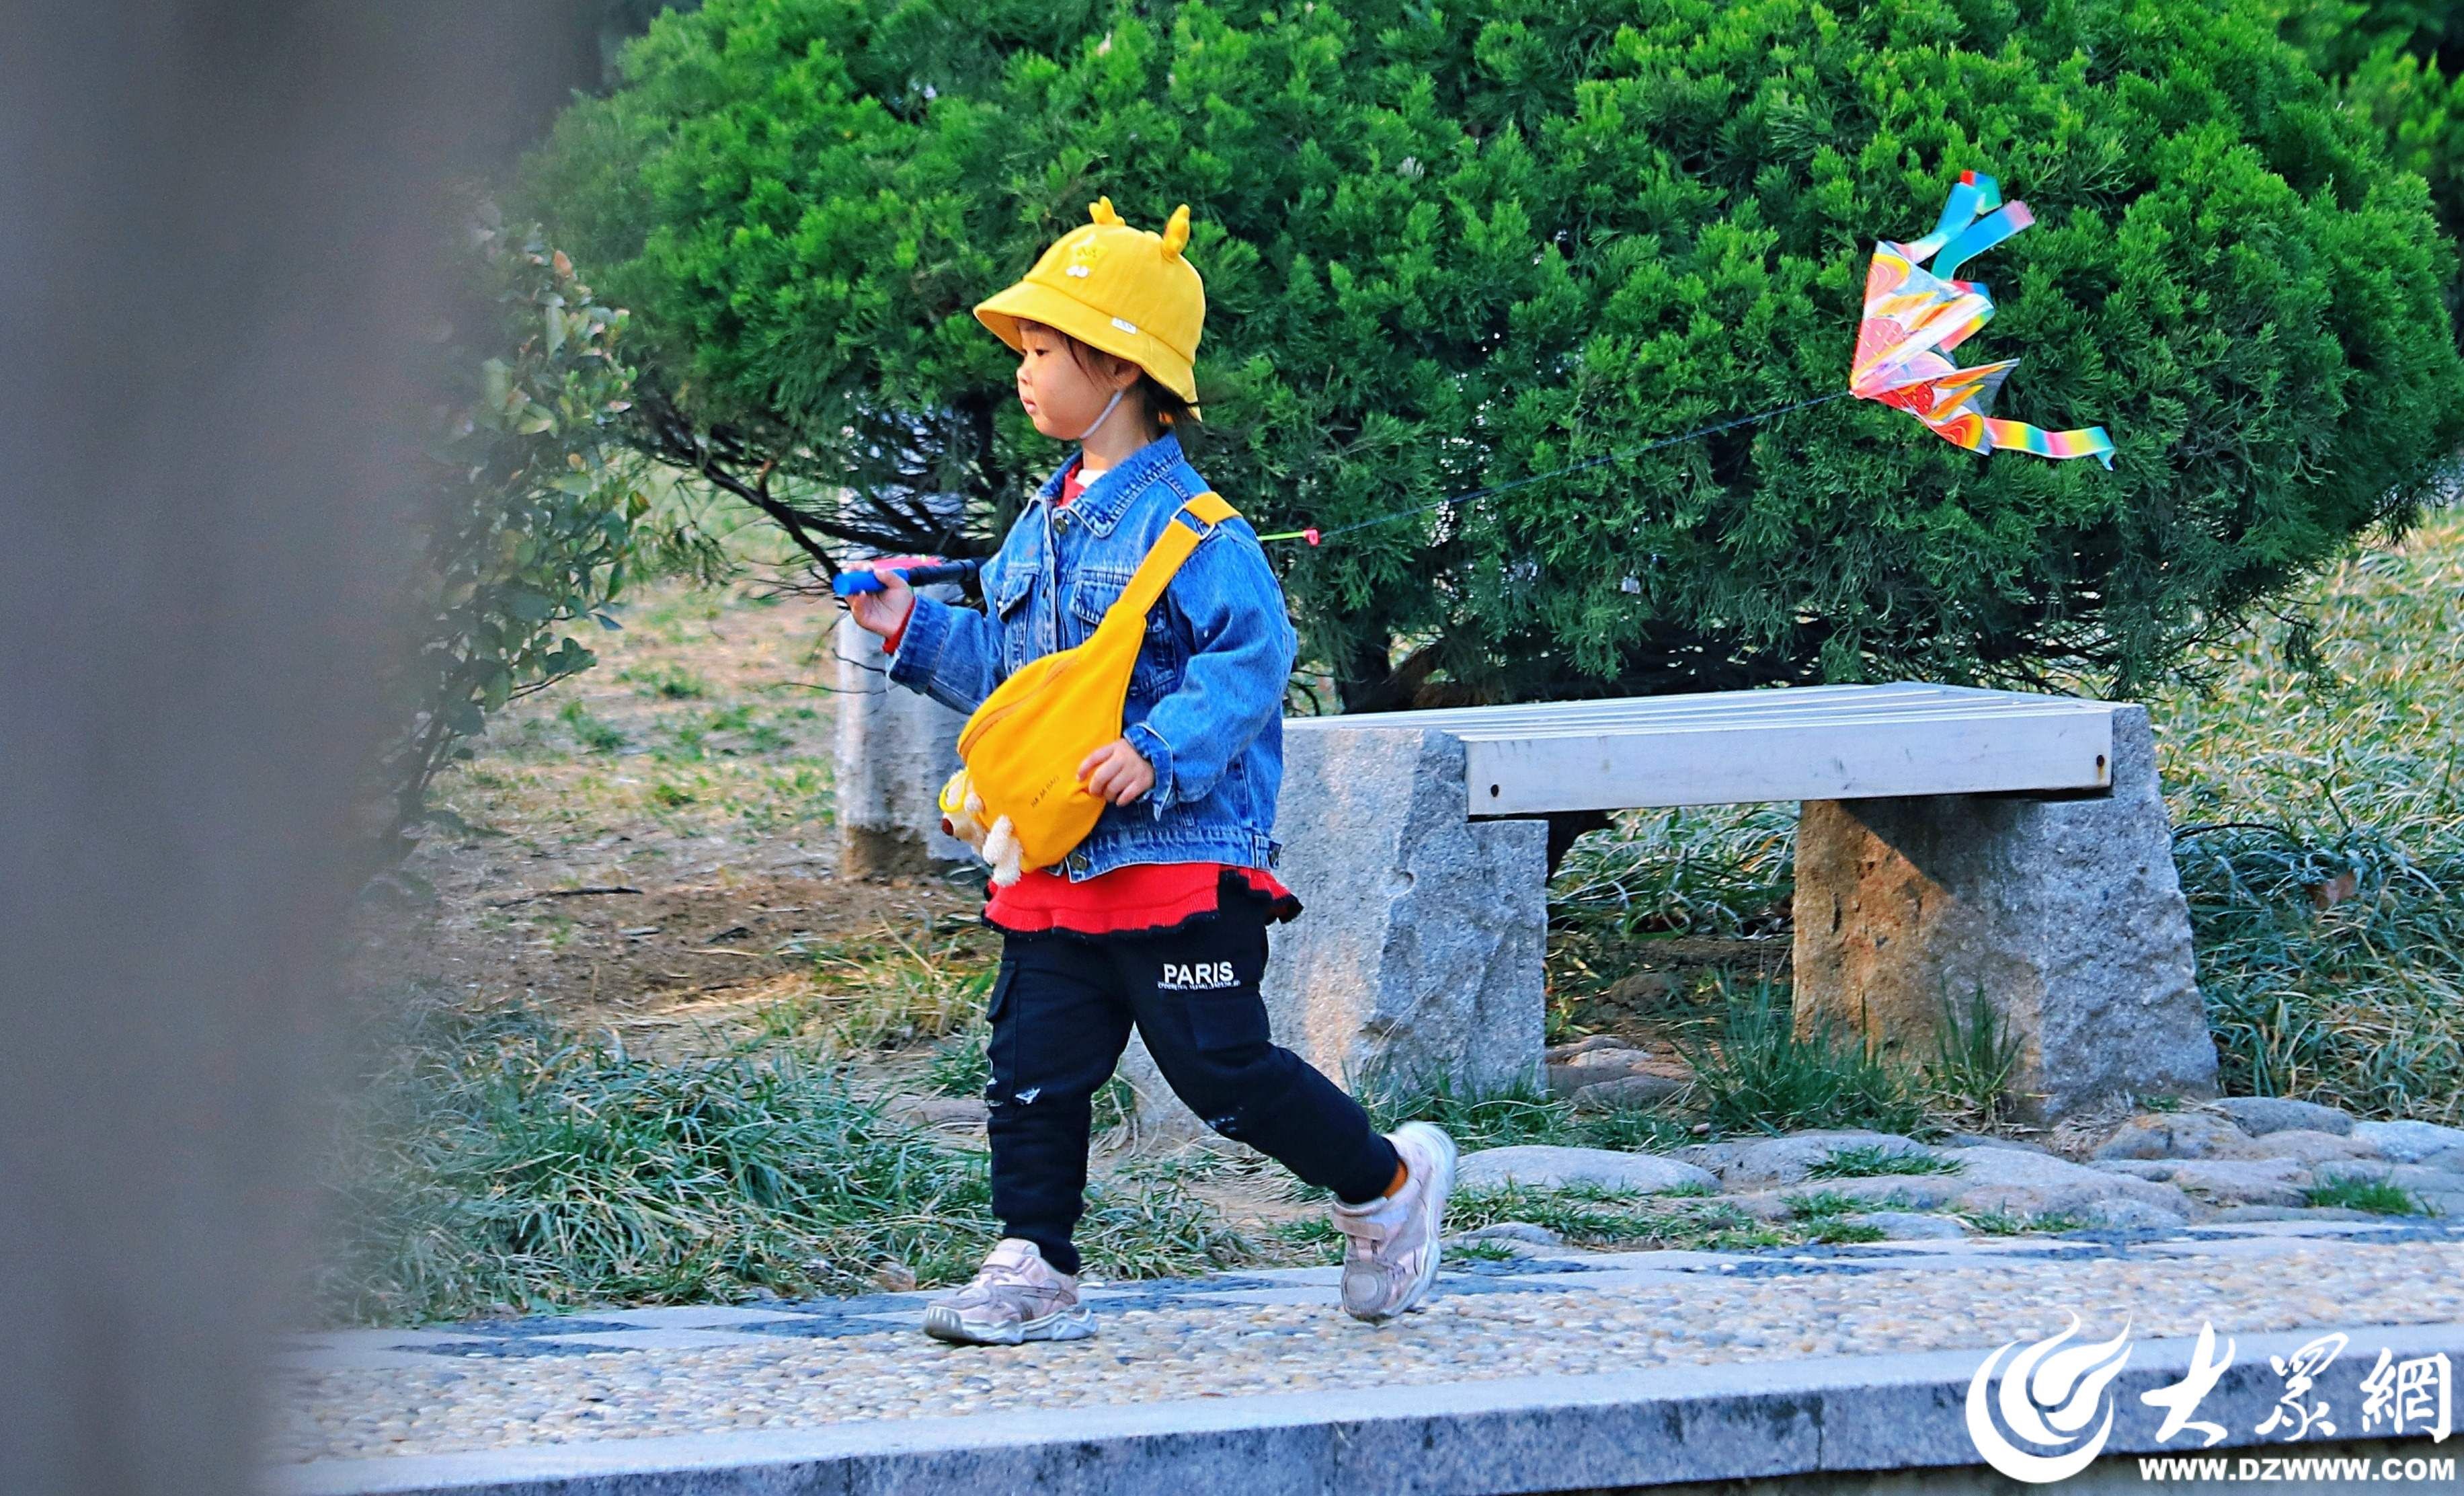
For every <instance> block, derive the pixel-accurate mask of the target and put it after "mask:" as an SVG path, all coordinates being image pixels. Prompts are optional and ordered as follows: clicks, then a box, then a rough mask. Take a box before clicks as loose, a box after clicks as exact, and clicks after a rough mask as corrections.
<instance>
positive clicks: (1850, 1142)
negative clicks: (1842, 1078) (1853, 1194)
mask: <svg viewBox="0 0 2464 1496" xmlns="http://www.w3.org/2000/svg"><path fill="white" fill-rule="evenodd" d="M1851 1149H1854V1150H1859V1151H1864V1150H1872V1151H1875V1152H1879V1153H1884V1154H1894V1155H1897V1154H1916V1155H1924V1156H1927V1157H1930V1156H1932V1155H1933V1150H1931V1149H1929V1148H1927V1147H1925V1145H1924V1144H1923V1143H1920V1142H1918V1141H1917V1140H1916V1139H1914V1138H1910V1137H1902V1136H1901V1135H1900V1134H1898V1133H1869V1132H1863V1131H1859V1130H1854V1129H1848V1130H1841V1131H1837V1132H1821V1133H1791V1134H1790V1135H1789V1136H1786V1137H1772V1138H1766V1139H1764V1140H1762V1141H1760V1142H1754V1143H1748V1144H1746V1145H1745V1146H1744V1147H1743V1148H1742V1149H1741V1150H1739V1151H1738V1152H1737V1153H1735V1154H1734V1155H1730V1156H1729V1158H1728V1160H1727V1162H1725V1163H1723V1164H1722V1165H1720V1166H1719V1173H1720V1177H1721V1179H1722V1180H1723V1181H1725V1182H1726V1183H1727V1184H1728V1185H1729V1186H1731V1187H1742V1188H1747V1189H1751V1188H1754V1187H1756V1186H1758V1185H1765V1184H1794V1183H1795V1182H1797V1181H1798V1180H1800V1179H1802V1178H1804V1177H1806V1174H1807V1172H1808V1171H1810V1170H1812V1169H1813V1168H1814V1166H1815V1165H1816V1164H1818V1163H1820V1162H1821V1161H1822V1160H1824V1159H1825V1158H1828V1157H1830V1156H1831V1155H1834V1154H1837V1153H1842V1152H1846V1151H1848V1150H1851Z"/></svg>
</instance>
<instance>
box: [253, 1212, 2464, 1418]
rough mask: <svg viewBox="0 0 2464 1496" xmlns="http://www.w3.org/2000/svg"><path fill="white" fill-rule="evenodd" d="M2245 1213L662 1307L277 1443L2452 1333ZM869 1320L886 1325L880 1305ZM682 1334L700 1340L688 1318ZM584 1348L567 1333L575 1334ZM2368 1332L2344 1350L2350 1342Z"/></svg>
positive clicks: (419, 1381)
mask: <svg viewBox="0 0 2464 1496" xmlns="http://www.w3.org/2000/svg"><path fill="white" fill-rule="evenodd" d="M2372 1235H2373V1232H2372V1231H2371V1230H2370V1229H2368V1228H2355V1230H2354V1232H2353V1234H2352V1235H2351V1236H2349V1237H2343V1236H2330V1235H2321V1234H2320V1228H2318V1227H2308V1228H2303V1229H2299V1230H2296V1229H2282V1228H2272V1227H2267V1226H2253V1227H2250V1228H2248V1229H2247V1230H2244V1231H2240V1232H2233V1233H2225V1232H2215V1233H2203V1234H2201V1238H2200V1239H2197V1240H2192V1239H2188V1238H2179V1237H2177V1238H2174V1239H2171V1240H2167V1241H2164V1242H2142V1243H2136V1244H2131V1245H2116V1244H2111V1243H2085V1242H2065V1243H2051V1244H2049V1243H2043V1242H2041V1241H2039V1242H2031V1243H2024V1244H2021V1243H1991V1242H1988V1243H1942V1244H1940V1245H1939V1246H1936V1245H1935V1244H1933V1243H1908V1244H1906V1245H1905V1246H1893V1247H1873V1248H1841V1249H1837V1250H1836V1251H1832V1252H1827V1253H1824V1252H1815V1253H1798V1254H1785V1253H1782V1254H1740V1255H1725V1254H1714V1253H1692V1252H1661V1253H1622V1254H1605V1253H1603V1254H1579V1255H1569V1256H1566V1257H1562V1258H1549V1259H1539V1260H1531V1261H1525V1262H1520V1263H1512V1264H1500V1265H1485V1266H1483V1267H1482V1268H1480V1269H1478V1270H1475V1271H1471V1272H1464V1273H1455V1272H1449V1274H1448V1275H1447V1276H1446V1277H1445V1278H1444V1279H1443V1280H1441V1288H1440V1291H1439V1293H1438V1294H1437V1295H1436V1296H1435V1297H1433V1299H1432V1300H1431V1302H1430V1303H1429V1304H1428V1306H1427V1307H1426V1308H1425V1309H1422V1310H1420V1311H1419V1312H1416V1313H1414V1314H1411V1315H1409V1316H1406V1317H1405V1318H1404V1319H1403V1320H1402V1321H1400V1322H1398V1323H1397V1324H1394V1325H1390V1326H1387V1327H1383V1328H1376V1329H1373V1328H1371V1327H1368V1326H1364V1325H1359V1324H1356V1323H1354V1322H1353V1321H1352V1320H1350V1319H1347V1318H1346V1317H1344V1315H1343V1314H1342V1313H1341V1312H1340V1311H1339V1310H1337V1309H1335V1308H1334V1307H1333V1296H1334V1290H1333V1287H1332V1278H1333V1274H1332V1272H1331V1270H1329V1269H1305V1270H1298V1271H1292V1272H1283V1273H1256V1274H1244V1275H1240V1276H1237V1277H1225V1278H1220V1279H1216V1280H1211V1281H1204V1282H1199V1283H1193V1284H1183V1285H1161V1286H1157V1285H1133V1286H1126V1287H1122V1288H1119V1289H1112V1290H1106V1291H1104V1292H1103V1293H1102V1295H1101V1297H1100V1298H1099V1299H1098V1300H1097V1302H1096V1308H1097V1309H1098V1311H1099V1312H1100V1313H1101V1314H1102V1331H1101V1333H1100V1334H1099V1336H1098V1337H1097V1338H1095V1339H1093V1340H1088V1341H1079V1342H1074V1343H1069V1344H1063V1345H1041V1346H1025V1347H1019V1348H1014V1349H983V1348H957V1347H951V1346H944V1345H941V1344H939V1343H937V1342H935V1341H931V1340H928V1339H926V1338H924V1337H923V1335H921V1334H920V1333H919V1332H917V1331H913V1329H907V1328H899V1327H900V1324H901V1323H902V1322H906V1321H909V1320H910V1317H911V1316H912V1315H913V1309H914V1306H915V1305H916V1304H919V1303H921V1302H922V1298H921V1296H895V1297H893V1296H884V1297H882V1298H878V1299H874V1300H870V1301H854V1302H850V1301H839V1302H838V1303H836V1304H815V1305H810V1306H794V1305H781V1306H771V1307H768V1308H767V1309H765V1310H762V1311H758V1312H752V1313H745V1312H741V1311H730V1310H724V1309H719V1310H700V1311H694V1310H664V1311H652V1312H649V1313H635V1314H629V1315H625V1316H622V1320H623V1322H621V1323H619V1322H615V1320H616V1317H614V1316H600V1317H597V1318H594V1319H590V1320H587V1321H578V1320H561V1321H526V1322H515V1323H513V1324H508V1325H501V1326H496V1327H458V1328H452V1329H448V1330H446V1331H442V1332H440V1331H410V1332H403V1331H395V1332H390V1333H388V1332H384V1331H351V1332H347V1333H345V1334H340V1335H326V1336H318V1337H312V1338H310V1339H308V1340H305V1341H303V1342H302V1343H301V1345H300V1346H299V1347H298V1348H297V1356H296V1359H295V1361H294V1362H293V1367H292V1370H291V1371H290V1372H289V1373H288V1374H287V1375H286V1376H285V1378H284V1382H283V1390H282V1406H281V1409H280V1412H281V1421H280V1427H279V1432H278V1436H277V1441H276V1448H275V1456H276V1458H277V1459H279V1460H282V1461H287V1462H303V1461H311V1460H326V1459H347V1458H361V1457H366V1456H371V1455H384V1454H411V1453H419V1454H427V1453H443V1452H448V1451H454V1450H469V1449H485V1448H501V1447H507V1446H513V1445H521V1444H539V1443H555V1442H563V1441H577V1440H603V1439H614V1438H627V1437H640V1436H647V1435H664V1434H693V1433H725V1432H729V1431H733V1430H748V1429H779V1428H795V1427H803V1426H811V1425H815V1424H825V1423H837V1422H846V1421H851V1420H861V1419H900V1418H920V1417H935V1416H955V1415H965V1414H974V1413H988V1412H994V1411H1000V1410H1008V1409H1021V1408H1066V1407H1084V1406H1089V1405H1100V1404H1106V1403H1116V1402H1134V1401H1157V1400H1177V1399H1184V1398H1189V1397H1244V1396H1250V1395H1254V1394H1261V1393H1281V1392H1295V1391H1308V1390H1311V1389H1316V1388H1353V1387H1366V1386H1375V1385H1383V1384H1416V1383H1433V1382H1450V1381H1467V1380H1485V1379H1488V1378H1493V1377H1501V1376H1516V1375H1536V1374H1548V1373H1573V1374H1582V1373H1594V1372H1606V1371H1627V1370H1635V1369H1639V1368H1644V1367H1652V1366H1666V1365H1678V1364H1685V1363H1694V1364H1711V1363H1715V1362H1751V1361H1781V1360H1794V1359H1810V1358H1818V1357H1827V1356H1837V1355H1852V1354H1862V1353H1897V1352H1910V1351H1927V1350H1952V1349H1959V1348H1964V1347H1975V1348H1980V1349H1985V1348H1991V1347H1993V1346H1996V1345H2000V1344H2002V1343H2004V1342H2006V1341H2011V1340H2016V1339H2035V1338H2040V1337H2042V1336H2045V1335H2049V1334H2052V1333H2054V1332H2055V1331H2058V1330H2060V1329H2062V1328H2063V1327H2064V1325H2065V1324H2067V1323H2068V1315H2069V1314H2070V1313H2073V1312H2076V1313H2077V1314H2079V1317H2080V1318H2081V1320H2082V1321H2083V1322H2084V1324H2085V1327H2086V1328H2087V1329H2088V1330H2089V1331H2095V1332H2097V1333H2099V1334H2110V1333H2111V1332H2112V1331H2115V1330H2118V1329H2120V1328H2121V1326H2122V1322H2123V1320H2125V1319H2126V1320H2128V1321H2129V1323H2130V1329H2131V1333H2132V1334H2133V1335H2134V1336H2137V1337H2143V1338H2163V1337H2167V1336H2175V1335H2192V1334H2196V1333H2197V1332H2198V1329H2199V1326H2200V1323H2201V1322H2202V1321H2203V1320H2204V1321H2209V1322H2211V1323H2213V1325H2214V1326H2215V1328H2216V1329H2217V1331H2219V1332H2226V1331H2275V1330H2293V1329H2303V1328H2320V1329H2335V1330H2352V1331H2361V1330H2365V1329H2366V1327H2369V1326H2373V1325H2400V1324H2418V1323H2437V1322H2452V1321H2456V1320H2459V1319H2464V1287H2459V1279H2458V1272H2459V1269H2464V1241H2458V1240H2455V1239H2454V1238H2453V1236H2452V1235H2451V1234H2450V1233H2449V1232H2448V1231H2446V1230H2445V1229H2443V1228H2439V1227H2428V1228H2422V1229H2420V1230H2417V1231H2414V1232H2411V1233H2404V1234H2400V1235H2401V1237H2402V1239H2390V1238H2389V1237H2388V1236H2387V1235H2384V1234H2380V1235H2378V1239H2377V1240H2375V1241H2373V1240H2371V1237H2372ZM875 1316H888V1317H886V1318H882V1317H875ZM696 1327H698V1328H696ZM577 1334H579V1335H582V1336H584V1337H585V1338H583V1339H580V1340H576V1339H573V1338H570V1337H571V1336H573V1335H577ZM2365 1340H2366V1335H2365V1334H2357V1335H2356V1346H2357V1350H2358V1348H2359V1347H2360V1345H2361V1343H2362V1342H2364V1341H2365Z"/></svg>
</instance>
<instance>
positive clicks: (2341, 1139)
mask: <svg viewBox="0 0 2464 1496" xmlns="http://www.w3.org/2000/svg"><path fill="white" fill-rule="evenodd" d="M2223 1156H2225V1157H2229V1158H2292V1159H2297V1160H2299V1162H2302V1163H2324V1162H2326V1161H2327V1160H2329V1159H2331V1158H2369V1157H2374V1156H2375V1155H2374V1154H2373V1152H2372V1150H2371V1148H2370V1145H2369V1144H2367V1143H2365V1142H2364V1141H2363V1140H2362V1139H2360V1138H2358V1137H2351V1136H2346V1135H2343V1134H2339V1133H2318V1132H2313V1131H2311V1130H2310V1129H2308V1128H2299V1127H2293V1128H2285V1129H2283V1130H2282V1131H2280V1132H2275V1133H2260V1134H2259V1135H2258V1136H2256V1137H2254V1138H2252V1139H2250V1140H2249V1141H2248V1142H2245V1143H2240V1144H2237V1145H2235V1146H2234V1147H2233V1149H2232V1150H2231V1151H2229V1152H2228V1153H2226V1154H2225V1155H2223Z"/></svg>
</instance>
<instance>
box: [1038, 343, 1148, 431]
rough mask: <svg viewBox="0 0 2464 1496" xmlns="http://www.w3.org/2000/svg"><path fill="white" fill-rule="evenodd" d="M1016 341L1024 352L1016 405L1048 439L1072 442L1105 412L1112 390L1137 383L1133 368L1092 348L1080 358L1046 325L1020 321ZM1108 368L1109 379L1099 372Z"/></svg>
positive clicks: (1080, 355)
mask: <svg viewBox="0 0 2464 1496" xmlns="http://www.w3.org/2000/svg"><path fill="white" fill-rule="evenodd" d="M1019 341H1022V342H1023V343H1025V344H1026V352H1024V353H1023V354H1021V355H1020V356H1019V361H1018V403H1019V404H1020V405H1022V406H1024V407H1026V414H1027V419H1029V420H1031V421H1033V422H1034V423H1035V429H1037V430H1039V431H1042V432H1043V433H1044V434H1045V435H1046V436H1050V437H1054V438H1056V439H1058V440H1061V441H1065V442H1069V441H1076V440H1077V439H1078V438H1079V436H1080V435H1081V434H1082V433H1084V432H1085V431H1086V429H1087V428H1089V427H1090V426H1092V425H1094V424H1095V418H1096V417H1097V416H1100V415H1102V414H1103V413H1104V406H1105V404H1106V403H1107V402H1109V401H1110V400H1111V398H1112V391H1113V390H1115V389H1126V388H1128V387H1129V386H1130V385H1134V384H1136V383H1137V379H1138V370H1137V366H1136V365H1135V364H1133V363H1126V362H1124V361H1122V360H1119V359H1114V358H1111V357H1110V356H1109V355H1106V354H1102V353H1096V352H1093V351H1091V350H1089V351H1088V352H1086V353H1084V354H1081V353H1080V352H1079V351H1078V350H1076V349H1073V348H1072V347H1070V345H1069V340H1068V339H1067V338H1065V337H1063V336H1061V334H1059V333H1056V332H1054V331H1053V330H1052V329H1051V328H1049V327H1040V326H1038V325H1036V324H1035V323H1033V322H1023V323H1021V324H1020V326H1019ZM1082 359H1083V360H1084V362H1081V360H1082ZM1108 367H1109V368H1111V370H1112V373H1111V377H1110V378H1106V377H1105V376H1103V375H1102V374H1100V373H1099V372H1098V371H1099V370H1102V369H1105V368H1108ZM1112 419H1113V420H1115V421H1117V420H1119V419H1120V417H1119V416H1114V417H1113V418H1112Z"/></svg>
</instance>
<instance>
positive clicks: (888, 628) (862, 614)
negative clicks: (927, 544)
mask: <svg viewBox="0 0 2464 1496" xmlns="http://www.w3.org/2000/svg"><path fill="white" fill-rule="evenodd" d="M940 561H941V558H940V557H938V556H882V557H877V558H875V559H874V560H872V561H867V562H865V564H866V565H867V566H869V567H870V568H871V569H872V572H873V574H874V575H875V576H878V577H880V578H881V590H880V591H878V592H859V593H857V594H856V595H855V596H853V597H851V598H849V599H847V611H848V612H850V613H852V614H854V615H855V626H856V627H858V628H861V629H864V630H865V631H866V632H868V633H876V634H879V635H881V637H883V638H884V639H887V638H889V637H890V636H891V635H892V634H894V633H896V632H898V630H899V629H900V628H902V627H906V624H907V615H908V614H909V613H911V612H913V610H914V608H915V589H914V588H913V587H911V586H909V585H908V584H907V579H906V578H905V577H901V576H898V575H895V573H897V572H898V571H900V570H903V569H905V568H906V567H909V566H934V565H938V564H939V563H940Z"/></svg>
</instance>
